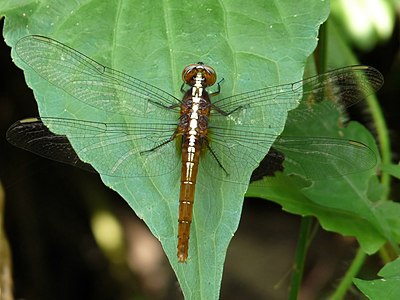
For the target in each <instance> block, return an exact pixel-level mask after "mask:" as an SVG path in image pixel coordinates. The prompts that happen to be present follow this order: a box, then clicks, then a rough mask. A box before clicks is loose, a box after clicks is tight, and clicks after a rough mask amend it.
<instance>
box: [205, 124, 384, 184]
mask: <svg viewBox="0 0 400 300" xmlns="http://www.w3.org/2000/svg"><path fill="white" fill-rule="evenodd" d="M215 129H216V130H212V132H211V133H210V141H211V143H210V147H211V149H212V151H213V152H214V153H215V156H216V157H214V156H213V155H207V156H206V155H204V158H203V159H202V160H203V161H206V164H205V165H204V166H205V168H206V169H210V165H213V167H212V173H211V172H209V173H210V175H212V176H213V177H216V178H222V179H223V180H224V181H232V182H240V181H241V179H242V177H241V176H243V170H244V168H247V167H249V168H250V169H256V168H257V167H258V166H259V164H260V161H259V156H260V155H263V156H265V153H267V151H266V150H265V145H269V144H271V143H274V144H273V146H272V147H273V148H274V149H275V150H277V151H278V152H279V153H283V157H282V156H281V155H279V156H278V157H276V154H275V153H276V152H269V153H268V154H267V155H266V157H265V159H266V160H267V161H268V159H273V160H274V161H273V162H272V164H274V165H280V164H281V163H282V160H284V162H283V165H284V168H285V170H286V172H287V173H288V174H290V173H295V174H299V175H303V176H305V177H306V178H309V179H312V180H323V179H332V178H337V177H341V176H345V175H349V174H354V173H358V172H362V171H366V170H369V169H371V168H373V167H374V166H375V165H376V163H377V158H376V154H375V152H374V151H373V150H372V149H371V148H369V147H368V146H367V145H365V144H363V143H361V142H357V141H353V140H348V139H339V138H330V137H294V136H293V137H292V136H279V137H278V136H277V135H275V134H264V133H262V134H261V133H257V132H256V131H255V130H254V129H255V128H253V130H233V129H225V130H224V129H223V128H215ZM277 159H278V160H279V161H278V162H277V161H276V160H277ZM219 164H220V165H221V166H219Z"/></svg>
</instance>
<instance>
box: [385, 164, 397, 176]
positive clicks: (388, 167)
mask: <svg viewBox="0 0 400 300" xmlns="http://www.w3.org/2000/svg"><path fill="white" fill-rule="evenodd" d="M381 168H382V171H383V172H387V173H389V174H390V175H392V176H394V177H396V178H397V179H400V166H399V165H394V164H391V165H387V164H383V165H382V166H381Z"/></svg>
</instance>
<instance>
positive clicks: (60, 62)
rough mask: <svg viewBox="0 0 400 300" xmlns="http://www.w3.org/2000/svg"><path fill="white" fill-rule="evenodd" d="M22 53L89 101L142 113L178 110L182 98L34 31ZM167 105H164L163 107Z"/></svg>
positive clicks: (19, 44)
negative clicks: (179, 98) (34, 33)
mask: <svg viewBox="0 0 400 300" xmlns="http://www.w3.org/2000/svg"><path fill="white" fill-rule="evenodd" d="M15 49H16V52H17V54H18V56H19V57H20V58H21V59H22V60H23V61H24V62H25V63H26V64H27V65H28V66H30V67H31V68H32V69H33V70H34V71H35V72H36V73H37V74H39V75H40V76H41V77H42V78H44V79H46V80H47V81H48V82H50V83H51V84H53V85H55V86H57V87H59V88H61V89H63V90H64V91H65V92H67V93H68V94H70V95H71V96H73V97H75V98H76V99H78V100H80V101H82V102H83V103H85V104H88V105H90V106H93V107H95V108H100V109H102V110H105V111H108V112H112V113H118V114H122V115H131V116H139V117H143V116H146V117H151V116H152V115H153V116H156V117H158V118H160V117H161V118H163V116H169V117H170V116H171V113H172V114H174V115H175V114H176V111H177V109H178V108H179V107H178V106H179V104H180V100H178V99H177V98H175V97H174V96H172V95H170V94H168V93H166V92H164V91H163V90H161V89H159V88H157V87H155V86H153V85H150V84H148V83H145V82H143V81H141V80H139V79H136V78H133V77H131V76H129V75H127V74H124V73H122V72H119V71H117V70H113V69H111V68H108V67H105V66H103V65H101V64H99V63H98V62H96V61H94V60H92V59H90V58H89V57H87V56H85V55H84V54H82V53H80V52H78V51H76V50H74V49H72V48H70V47H68V46H66V45H64V44H62V43H60V42H57V41H55V40H53V39H50V38H47V37H43V36H38V35H31V36H26V37H24V38H22V39H20V40H19V41H18V42H17V44H16V46H15ZM160 108H164V109H160Z"/></svg>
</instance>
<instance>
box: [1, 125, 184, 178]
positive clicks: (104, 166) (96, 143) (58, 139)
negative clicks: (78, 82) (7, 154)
mask: <svg viewBox="0 0 400 300" xmlns="http://www.w3.org/2000/svg"><path fill="white" fill-rule="evenodd" d="M44 124H46V125H44ZM47 127H48V128H49V129H50V130H52V131H54V132H57V131H62V132H68V135H67V136H62V135H57V134H54V133H52V132H51V131H49V130H48V129H47ZM175 129H176V124H169V123H160V122H159V123H153V124H141V123H135V124H133V123H109V124H105V123H100V122H91V121H83V120H74V119H61V118H40V119H39V118H32V119H26V120H22V121H19V122H17V123H15V124H14V125H12V126H11V127H10V129H9V130H8V132H7V139H8V140H9V141H10V142H11V143H12V144H14V145H15V146H17V147H20V148H23V149H26V150H29V151H31V152H34V153H37V154H39V155H41V156H44V157H47V158H50V159H53V160H56V161H60V162H64V163H69V164H72V165H75V166H79V167H82V168H84V169H89V170H90V167H87V164H85V163H84V162H82V161H80V160H79V159H78V156H77V154H78V155H79V157H80V158H81V159H82V160H83V161H91V162H94V166H95V169H96V171H97V172H99V173H100V174H104V175H109V176H117V177H140V176H158V175H162V174H167V173H169V172H172V171H173V170H174V169H175V168H177V166H178V165H179V163H180V157H179V155H180V153H178V151H179V147H176V144H175V142H174V141H170V142H169V140H170V139H171V137H172V134H173V132H174V130H175ZM66 138H71V140H72V141H73V144H72V146H73V149H72V147H71V144H70V143H67V140H66ZM74 150H75V151H74Z"/></svg>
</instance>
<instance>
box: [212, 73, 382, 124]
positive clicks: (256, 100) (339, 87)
mask: <svg viewBox="0 0 400 300" xmlns="http://www.w3.org/2000/svg"><path fill="white" fill-rule="evenodd" d="M383 82H384V80H383V76H382V74H381V73H380V72H379V71H378V70H376V69H374V68H372V67H369V66H350V67H345V68H341V69H336V70H332V71H329V72H326V73H324V74H321V75H317V76H313V77H310V78H306V79H304V80H301V81H298V82H295V83H290V84H283V85H278V86H273V87H267V88H263V89H259V90H255V91H251V92H246V93H242V94H238V95H234V96H231V97H227V98H224V99H220V100H218V101H216V102H215V103H214V104H213V105H214V107H215V110H216V112H217V113H220V112H221V111H223V112H225V113H227V114H232V113H235V112H238V111H243V110H248V111H251V110H252V109H254V108H255V109H259V108H260V107H263V108H267V109H273V107H275V106H278V105H279V106H284V107H285V106H286V107H287V108H288V109H289V108H291V107H292V106H291V103H292V102H293V100H294V99H300V98H301V97H302V98H303V101H307V102H308V103H309V104H310V105H312V104H314V103H317V102H320V101H323V100H325V99H329V100H330V101H333V102H335V103H337V105H338V106H340V107H342V108H346V107H349V106H351V105H354V104H355V103H357V102H359V101H361V100H362V99H364V98H365V97H367V96H369V95H371V94H372V93H374V92H376V91H377V90H379V88H380V87H381V86H382V85H383ZM217 116H218V115H217ZM258 121H259V120H252V122H258ZM260 121H262V120H260Z"/></svg>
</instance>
